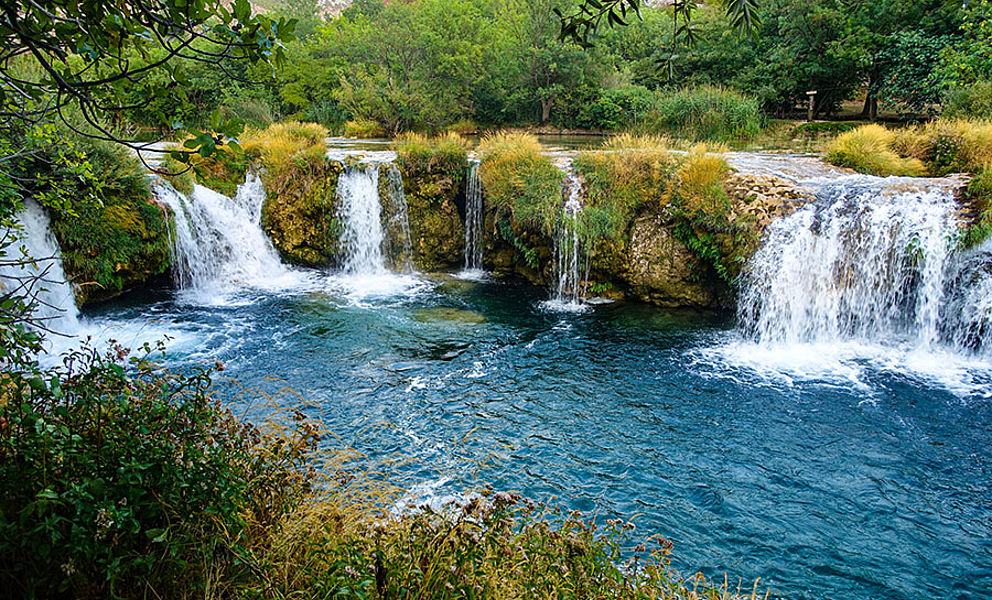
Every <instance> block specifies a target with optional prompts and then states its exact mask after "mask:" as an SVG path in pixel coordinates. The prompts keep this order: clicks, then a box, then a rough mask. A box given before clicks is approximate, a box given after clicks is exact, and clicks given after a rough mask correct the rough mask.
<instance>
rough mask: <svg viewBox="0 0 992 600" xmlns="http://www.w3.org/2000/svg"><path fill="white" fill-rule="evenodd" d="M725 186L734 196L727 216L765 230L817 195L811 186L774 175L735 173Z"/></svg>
mask: <svg viewBox="0 0 992 600" xmlns="http://www.w3.org/2000/svg"><path fill="white" fill-rule="evenodd" d="M724 189H725V190H726V192H727V196H728V197H729V198H730V200H731V204H730V211H729V212H728V214H727V220H728V221H729V222H731V223H746V224H750V225H754V226H756V227H757V228H758V229H759V230H760V231H761V232H763V231H764V229H765V228H766V227H768V225H770V224H771V222H772V221H773V220H775V219H780V218H782V217H785V216H788V215H790V214H791V213H792V212H793V211H795V210H796V209H797V208H799V207H800V206H802V205H803V204H806V203H807V202H809V201H811V200H813V199H814V195H813V192H812V191H811V190H809V189H807V188H804V187H802V186H800V185H796V184H795V183H792V182H790V181H787V180H785V179H782V178H779V177H773V176H770V175H747V174H744V173H732V174H731V175H730V176H728V177H727V181H726V182H725V184H724Z"/></svg>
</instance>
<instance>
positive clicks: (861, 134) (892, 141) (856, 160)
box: [826, 124, 926, 177]
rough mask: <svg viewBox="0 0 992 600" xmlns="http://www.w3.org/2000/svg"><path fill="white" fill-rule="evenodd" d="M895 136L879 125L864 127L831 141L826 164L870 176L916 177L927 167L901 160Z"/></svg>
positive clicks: (918, 161) (918, 162) (921, 163)
mask: <svg viewBox="0 0 992 600" xmlns="http://www.w3.org/2000/svg"><path fill="white" fill-rule="evenodd" d="M897 137H898V136H897V134H896V133H895V132H893V131H890V130H888V129H886V128H885V127H882V126H881V125H874V124H872V125H865V126H864V127H859V128H857V129H855V130H853V131H848V132H847V133H843V134H841V135H840V136H838V137H837V139H835V140H834V141H833V142H831V144H830V146H829V148H828V149H827V155H826V160H827V162H829V163H831V164H834V165H837V166H839V167H848V168H851V169H854V170H855V171H859V172H861V173H868V174H871V175H880V176H888V175H905V176H911V177H918V176H920V175H923V174H924V172H925V171H926V168H925V167H924V165H923V162H922V161H921V160H919V159H916V158H903V157H901V156H899V155H898V154H897V153H896V151H895V146H896V140H897Z"/></svg>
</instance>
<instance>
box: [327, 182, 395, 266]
mask: <svg viewBox="0 0 992 600" xmlns="http://www.w3.org/2000/svg"><path fill="white" fill-rule="evenodd" d="M337 194H338V203H339V211H340V217H341V223H342V225H343V227H344V231H343V232H342V233H341V244H342V246H343V247H344V251H345V258H344V270H345V272H346V273H348V274H349V275H381V274H383V273H385V272H386V262H385V257H384V255H383V252H382V246H383V241H384V240H385V238H386V234H385V231H384V230H383V227H382V205H381V204H380V203H379V167H378V166H375V165H373V166H371V167H367V168H365V169H358V168H355V167H349V168H348V169H347V170H345V172H344V173H342V174H341V177H340V178H339V179H338V189H337Z"/></svg>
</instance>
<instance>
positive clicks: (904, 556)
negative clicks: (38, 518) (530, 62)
mask: <svg viewBox="0 0 992 600" xmlns="http://www.w3.org/2000/svg"><path fill="white" fill-rule="evenodd" d="M376 156H379V155H378V154H377V155H376ZM380 158H382V160H385V161H388V160H389V157H388V156H385V155H382V156H381V157H380ZM731 159H732V162H733V163H735V164H736V165H737V166H738V167H739V168H747V169H749V170H751V171H754V172H759V173H760V172H762V170H764V172H768V173H774V174H778V175H783V176H788V177H791V178H792V179H794V180H796V181H801V182H803V183H804V184H809V185H810V186H812V187H813V188H815V189H816V191H817V199H816V201H815V202H813V203H811V204H809V205H807V206H805V207H803V208H802V209H800V210H798V211H796V212H795V213H794V214H793V215H792V216H789V217H786V218H784V219H781V220H780V221H778V222H777V223H776V224H774V225H773V226H772V229H771V230H770V233H769V236H768V240H767V242H766V243H765V246H764V247H763V248H762V250H761V251H760V252H759V253H758V255H756V257H755V258H754V259H753V260H752V263H751V264H750V265H749V267H748V269H746V270H745V281H744V284H743V286H742V293H741V302H740V306H741V310H740V311H739V313H738V314H737V315H734V314H723V315H721V314H709V313H705V314H703V313H694V312H686V311H671V310H663V309H659V308H655V307H650V306H645V305H641V304H637V303H613V304H596V303H592V304H589V303H587V304H582V305H581V306H582V308H583V310H555V306H556V305H555V303H553V302H551V303H549V302H547V300H548V298H549V291H548V290H546V289H541V288H537V287H533V286H530V285H526V284H523V283H521V282H518V281H513V280H501V279H497V278H493V277H492V276H484V275H480V274H479V272H478V271H477V270H474V271H472V272H471V276H461V277H460V276H458V275H457V274H456V275H429V276H428V275H423V274H417V273H402V274H397V272H396V271H403V269H397V268H395V265H392V267H393V268H390V265H389V264H387V263H388V257H387V256H386V255H385V253H383V252H380V246H379V245H375V246H374V247H366V245H363V243H364V242H366V241H368V240H378V239H384V238H385V237H389V235H391V234H390V233H389V232H388V231H387V230H388V229H389V227H388V223H387V225H386V226H384V225H383V221H384V220H383V219H382V218H381V217H375V214H378V213H376V211H378V210H380V208H381V206H379V204H378V203H377V196H376V194H377V193H378V192H377V189H378V186H376V185H373V183H374V182H372V178H373V177H374V175H373V171H368V172H364V171H352V172H350V175H349V177H350V179H348V180H347V181H348V182H350V183H348V185H342V186H340V187H339V196H340V198H339V200H340V203H341V206H342V207H344V208H343V210H342V215H349V214H354V215H358V216H356V217H355V218H353V219H350V220H349V223H348V224H347V226H348V227H351V228H352V229H349V230H348V231H350V233H349V236H350V237H348V236H346V239H347V240H350V241H352V242H354V243H353V244H351V245H349V246H348V247H351V246H354V248H353V251H352V252H351V254H350V255H349V257H348V260H346V261H345V263H344V264H345V268H343V269H341V270H339V271H338V272H322V271H316V270H309V271H303V270H298V269H295V268H292V267H289V266H287V265H285V264H282V263H281V262H280V261H279V259H278V255H276V253H275V251H274V249H273V248H272V246H271V244H270V243H269V242H268V240H267V239H265V237H264V235H262V234H261V230H260V228H259V225H258V221H259V214H260V207H261V203H262V201H263V200H264V193H265V192H264V190H263V189H262V188H261V187H260V186H259V184H258V180H257V178H255V177H254V176H252V175H249V177H248V178H247V179H246V182H245V185H244V186H242V189H241V190H240V191H239V194H238V195H237V196H236V197H235V198H231V199H227V198H224V197H222V196H220V195H217V194H214V193H213V192H210V191H209V190H206V189H205V188H197V189H196V191H195V192H194V194H193V195H192V197H191V198H185V197H182V196H181V195H179V194H177V193H175V192H174V191H171V192H170V191H169V190H168V189H162V190H159V193H158V196H159V198H160V200H162V201H164V202H167V203H168V204H169V205H170V206H171V207H172V208H173V210H174V211H175V212H176V214H177V215H178V218H179V222H178V225H177V232H176V240H177V249H176V258H177V263H179V264H187V265H188V267H187V268H186V269H185V270H184V272H183V273H182V274H180V276H177V284H178V287H177V289H162V290H157V291H156V290H153V291H149V292H147V293H144V294H141V295H137V294H132V295H130V296H127V297H124V298H122V299H120V300H117V301H115V302H112V303H107V304H102V305H99V306H95V307H91V308H87V309H85V310H84V311H82V314H81V316H80V319H79V324H78V328H77V330H76V331H75V332H73V333H76V335H77V336H79V337H82V336H85V335H90V336H93V338H94V339H96V340H103V339H106V338H108V337H112V338H114V339H116V340H118V341H120V342H122V343H124V344H126V345H130V346H132V347H134V346H137V345H138V344H139V343H140V342H143V341H151V340H155V339H159V338H161V337H163V336H168V337H169V341H168V347H169V354H168V356H167V358H166V359H165V361H166V363H167V364H169V365H171V366H172V367H174V368H176V369H186V368H191V367H194V366H196V365H206V366H212V365H213V364H214V361H215V360H220V361H222V362H223V363H224V364H225V366H226V369H225V370H224V372H223V373H222V374H221V375H220V376H218V386H219V390H220V392H221V393H222V394H223V395H225V396H226V397H227V398H228V399H230V400H232V401H233V402H234V403H235V405H236V407H237V408H238V410H239V411H241V412H243V413H244V414H247V415H248V416H249V417H258V416H260V415H262V414H264V413H265V412H266V411H267V410H268V409H267V408H265V407H264V406H262V403H261V401H260V400H258V398H257V397H256V396H253V395H251V394H244V393H242V390H244V389H246V388H247V389H257V390H259V391H261V392H264V393H265V394H273V395H275V397H276V399H277V400H278V401H279V402H280V403H281V404H283V405H295V404H297V403H299V402H300V401H301V399H303V400H305V401H306V402H307V409H306V410H307V411H308V412H309V414H311V415H312V416H313V417H316V418H319V419H321V420H322V421H323V422H324V423H325V424H326V425H327V427H328V428H329V429H330V430H331V431H333V432H334V433H335V434H336V435H337V436H339V439H335V440H332V441H331V442H330V443H334V444H340V445H343V446H348V447H352V448H355V449H357V450H359V451H361V452H362V453H364V454H366V455H367V456H368V457H369V461H371V463H372V464H373V465H375V466H376V467H378V468H379V469H381V470H382V471H383V472H386V473H388V475H389V476H390V477H391V479H392V481H393V482H394V483H397V484H400V485H402V486H404V487H405V488H407V489H409V490H411V495H412V496H414V498H415V499H416V500H417V501H418V502H443V501H444V499H445V498H450V497H451V496H454V495H459V494H465V493H470V492H471V491H472V490H473V489H477V488H478V487H479V486H481V485H483V484H487V483H488V484H492V485H493V486H494V487H496V488H498V489H507V490H519V491H521V492H522V493H524V494H526V495H528V496H530V497H532V498H535V499H538V500H546V501H550V502H552V503H553V504H556V505H560V506H564V507H567V508H570V509H577V510H580V511H583V512H584V513H585V514H586V515H587V516H589V517H596V518H599V519H605V518H613V517H622V518H626V519H633V521H634V522H635V524H636V525H637V529H636V531H635V539H634V540H633V543H637V541H639V540H640V539H643V538H646V537H648V536H649V535H652V534H661V535H663V536H665V537H667V538H668V539H670V540H672V541H673V542H674V544H675V556H676V559H675V565H676V567H677V568H679V569H680V570H682V571H684V572H686V573H692V572H696V571H701V572H703V573H704V574H706V575H707V576H709V577H716V578H722V576H723V574H724V573H726V574H727V575H728V576H729V577H730V578H731V580H732V581H735V580H736V579H737V578H740V579H742V580H743V581H744V587H747V588H749V587H750V585H751V583H752V582H753V580H754V579H756V578H758V577H760V578H761V587H764V586H767V587H769V588H770V589H771V592H772V596H773V597H776V598H777V597H783V598H810V599H813V598H816V599H838V600H863V599H868V598H878V599H883V598H884V599H907V600H909V599H915V598H931V597H933V598H956V599H962V600H963V599H978V598H987V597H988V592H989V590H992V449H990V444H989V442H990V438H992V358H990V350H989V348H988V344H986V343H985V340H984V338H985V337H987V335H986V332H987V331H988V327H989V326H990V325H989V319H990V315H992V274H990V265H992V246H982V247H979V248H977V249H975V250H973V251H970V252H967V253H960V252H958V251H956V250H955V246H954V243H955V242H954V240H953V237H952V236H951V235H950V232H951V231H952V230H953V218H952V215H953V212H954V205H953V198H952V196H951V194H950V192H949V188H948V187H947V186H948V185H949V184H948V183H946V182H941V181H931V182H917V183H913V182H906V181H899V180H892V181H888V180H879V179H877V178H866V177H860V176H859V177H848V176H845V175H844V174H840V173H835V172H833V171H831V170H829V169H826V168H825V167H823V166H822V164H819V163H817V162H816V161H810V160H807V159H805V158H801V159H791V158H790V159H783V160H780V159H777V158H769V157H760V156H756V155H747V154H744V155H737V156H732V157H731ZM818 182H819V183H818ZM346 183H347V182H346ZM921 186H922V187H921ZM369 215H372V216H369ZM386 221H389V220H388V219H386ZM30 222H33V221H30V220H29V219H25V223H30ZM36 237H37V236H36ZM39 239H40V238H39ZM53 344H54V347H53V348H52V352H53V353H57V352H58V350H59V348H60V347H64V346H66V345H67V344H69V341H67V340H64V339H61V338H60V339H58V340H55V341H54V342H53ZM287 390H292V391H293V392H292V393H290V392H288V391H287ZM249 399H253V400H249Z"/></svg>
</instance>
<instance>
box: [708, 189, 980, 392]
mask: <svg viewBox="0 0 992 600" xmlns="http://www.w3.org/2000/svg"><path fill="white" fill-rule="evenodd" d="M811 181H812V182H813V183H814V185H813V187H814V189H816V191H817V198H816V200H815V202H812V203H810V204H808V205H806V206H805V207H803V208H801V209H799V210H797V211H796V212H795V213H793V214H792V215H790V216H788V217H785V218H782V219H779V220H778V221H776V222H774V223H772V225H771V226H770V228H769V230H768V233H767V238H766V240H765V242H764V244H763V245H762V247H761V248H760V249H759V251H758V252H757V253H756V254H755V255H754V257H753V258H752V259H751V261H750V262H749V264H748V265H747V267H746V268H745V270H744V273H743V275H742V281H741V290H740V298H739V303H738V317H739V322H740V328H741V333H742V334H743V336H744V338H745V340H746V341H743V342H740V343H735V344H731V345H730V346H727V347H724V348H722V349H721V357H722V358H724V359H729V360H730V362H735V363H739V364H744V365H747V366H751V367H754V368H757V369H759V370H761V369H769V368H770V369H771V370H773V371H778V372H779V373H788V375H789V376H790V377H794V376H797V375H798V376H804V375H811V376H814V377H822V376H824V375H830V376H833V377H839V378H840V379H846V380H849V381H853V382H855V383H862V378H863V375H864V367H865V365H866V364H872V365H874V366H875V367H876V368H879V367H881V368H883V369H887V370H894V371H899V372H904V373H910V374H912V375H914V376H922V377H924V378H928V379H935V380H939V381H940V382H941V383H943V384H944V385H946V386H947V387H949V388H954V389H959V390H961V391H973V388H974V386H975V385H976V383H975V379H974V376H975V370H976V369H978V370H980V371H987V370H988V366H989V365H988V362H987V361H986V360H985V354H987V351H986V348H985V346H986V344H985V343H984V342H983V339H982V338H983V334H985V333H986V332H988V331H989V325H990V324H992V320H990V317H992V245H990V244H988V243H987V244H985V245H984V246H982V247H980V248H977V249H975V250H972V251H968V252H960V251H958V241H957V237H958V222H957V211H958V206H957V203H956V202H955V199H954V185H955V182H954V181H952V180H946V179H907V178H878V177H868V176H844V177H840V178H836V177H834V178H823V177H817V178H816V179H811V180H808V181H807V182H806V183H810V182H811ZM982 377H984V376H982Z"/></svg>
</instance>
